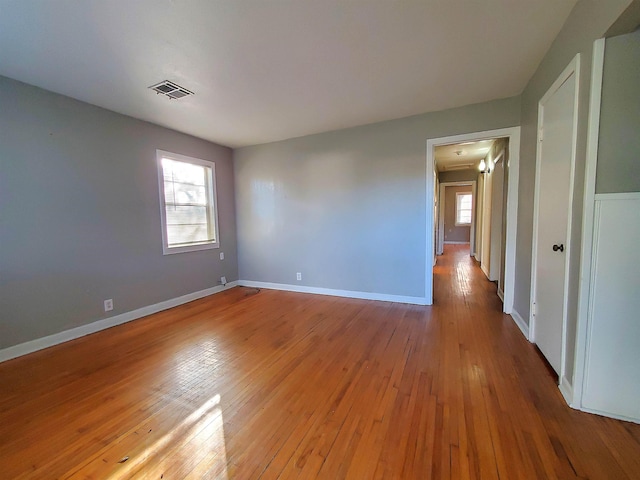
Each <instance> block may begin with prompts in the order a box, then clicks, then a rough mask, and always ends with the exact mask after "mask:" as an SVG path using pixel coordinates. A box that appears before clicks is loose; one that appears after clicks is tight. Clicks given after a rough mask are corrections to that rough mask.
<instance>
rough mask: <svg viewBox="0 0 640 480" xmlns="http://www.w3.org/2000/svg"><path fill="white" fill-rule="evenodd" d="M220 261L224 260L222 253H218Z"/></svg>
mask: <svg viewBox="0 0 640 480" xmlns="http://www.w3.org/2000/svg"><path fill="white" fill-rule="evenodd" d="M220 260H224V252H220Z"/></svg>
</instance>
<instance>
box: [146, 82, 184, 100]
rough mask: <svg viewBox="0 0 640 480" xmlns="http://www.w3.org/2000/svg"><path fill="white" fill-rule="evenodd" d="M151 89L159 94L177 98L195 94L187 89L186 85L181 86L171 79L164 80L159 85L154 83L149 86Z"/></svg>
mask: <svg viewBox="0 0 640 480" xmlns="http://www.w3.org/2000/svg"><path fill="white" fill-rule="evenodd" d="M149 88H150V89H151V90H154V91H155V92H156V93H157V94H158V95H160V94H162V95H166V96H167V97H169V98H171V99H177V98H182V97H187V96H189V95H193V92H191V91H189V90H187V89H186V88H184V87H181V86H180V85H178V84H175V83H173V82H170V81H169V80H165V81H164V82H160V83H158V84H157V85H152V86H151V87H149Z"/></svg>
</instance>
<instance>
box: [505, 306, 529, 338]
mask: <svg viewBox="0 0 640 480" xmlns="http://www.w3.org/2000/svg"><path fill="white" fill-rule="evenodd" d="M510 315H511V318H513V321H514V322H515V324H516V325H517V326H518V328H519V329H520V331H521V332H522V334H523V335H524V338H526V339H527V341H530V340H529V325H527V322H525V321H524V319H523V318H522V316H521V315H520V314H519V313H518V312H516V311H515V310H512V311H511V314H510Z"/></svg>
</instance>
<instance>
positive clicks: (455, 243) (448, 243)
mask: <svg viewBox="0 0 640 480" xmlns="http://www.w3.org/2000/svg"><path fill="white" fill-rule="evenodd" d="M442 243H444V244H446V245H469V242H454V241H449V240H445V241H444V242H442Z"/></svg>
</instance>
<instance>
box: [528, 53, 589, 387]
mask: <svg viewBox="0 0 640 480" xmlns="http://www.w3.org/2000/svg"><path fill="white" fill-rule="evenodd" d="M572 75H575V83H576V88H575V92H574V99H573V108H574V117H573V125H572V135H571V166H570V173H569V205H568V207H569V214H568V218H567V241H566V242H565V243H566V245H565V247H566V255H565V276H564V285H563V290H564V294H563V298H564V301H563V305H562V338H561V357H560V372H559V373H560V375H559V384H560V385H566V384H567V380H566V379H565V372H566V365H565V362H566V353H567V352H566V350H567V349H566V340H567V332H566V330H567V311H568V304H567V302H568V297H569V272H570V270H569V265H570V259H571V224H572V217H573V184H574V177H575V164H576V145H577V138H578V117H579V115H578V113H579V112H578V104H579V94H580V54H579V53H578V54H577V55H576V56H575V57H574V58H573V59H572V60H571V62H569V65H567V67H566V68H565V69H564V71H563V72H562V73H561V74H560V76H559V77H558V78H557V79H556V81H555V82H553V85H551V87H550V88H549V90H547V93H545V94H544V96H543V97H542V98H541V99H540V101H539V102H538V134H537V139H536V179H535V194H534V203H533V242H532V256H531V294H530V298H531V308H530V314H529V340H530V341H531V342H535V335H536V334H535V330H536V324H535V318H536V317H535V311H536V306H535V299H536V289H537V285H536V281H537V279H536V265H537V262H538V223H539V222H538V218H539V214H540V212H539V203H540V161H541V153H542V152H541V150H540V141H541V138H540V133H541V131H542V125H543V121H544V105H545V103H546V102H547V101H548V100H549V98H551V96H552V95H553V94H554V93H555V92H556V91H557V90H558V89H560V87H561V86H562V85H563V84H564V83H565V82H566V81H567V80H568V79H569V78H570V77H571V76H572ZM542 133H544V132H542ZM570 383H571V382H569V384H570Z"/></svg>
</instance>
